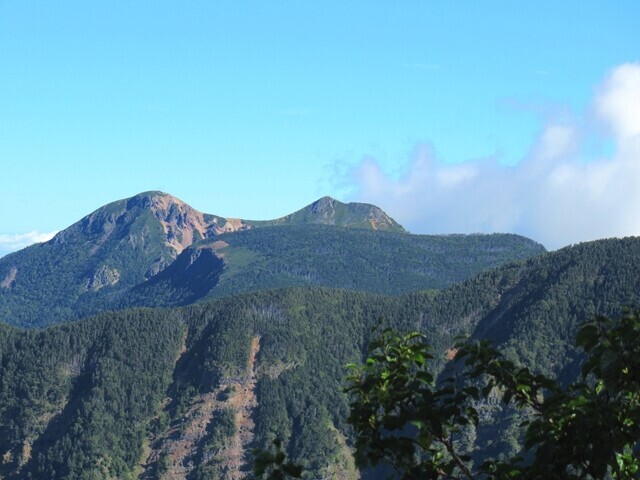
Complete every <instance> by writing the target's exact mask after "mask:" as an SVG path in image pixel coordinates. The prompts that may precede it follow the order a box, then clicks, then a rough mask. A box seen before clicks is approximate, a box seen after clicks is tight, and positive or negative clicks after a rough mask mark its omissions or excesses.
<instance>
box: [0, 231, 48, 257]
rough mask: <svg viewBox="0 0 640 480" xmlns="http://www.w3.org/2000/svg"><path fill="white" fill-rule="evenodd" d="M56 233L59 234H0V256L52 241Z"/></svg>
mask: <svg viewBox="0 0 640 480" xmlns="http://www.w3.org/2000/svg"><path fill="white" fill-rule="evenodd" d="M56 233H58V232H57V231H56V232H47V233H42V232H29V233H16V234H9V235H5V234H0V256H3V255H6V254H7V253H11V252H15V251H16V250H20V249H21V248H24V247H28V246H29V245H31V244H33V243H39V242H46V241H48V240H51V239H52V238H53V237H54V235H55V234H56Z"/></svg>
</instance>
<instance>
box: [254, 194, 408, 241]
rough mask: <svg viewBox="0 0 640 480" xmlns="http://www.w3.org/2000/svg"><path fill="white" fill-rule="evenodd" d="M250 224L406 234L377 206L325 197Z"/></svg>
mask: <svg viewBox="0 0 640 480" xmlns="http://www.w3.org/2000/svg"><path fill="white" fill-rule="evenodd" d="M248 223H249V224H250V225H255V226H260V225H262V226H275V225H312V224H320V225H335V226H339V227H349V228H362V229H366V230H383V231H388V232H399V233H406V230H405V229H404V228H402V226H401V225H400V224H399V223H397V222H396V221H395V220H394V219H393V218H391V217H390V216H389V215H387V214H386V213H384V212H383V211H382V210H381V209H380V208H378V207H376V206H375V205H369V204H367V203H342V202H339V201H338V200H335V199H334V198H331V197H322V198H321V199H319V200H316V201H315V202H313V203H312V204H311V205H308V206H306V207H304V208H303V209H301V210H298V211H297V212H294V213H292V214H290V215H286V216H284V217H282V218H278V219H276V220H270V221H267V222H248Z"/></svg>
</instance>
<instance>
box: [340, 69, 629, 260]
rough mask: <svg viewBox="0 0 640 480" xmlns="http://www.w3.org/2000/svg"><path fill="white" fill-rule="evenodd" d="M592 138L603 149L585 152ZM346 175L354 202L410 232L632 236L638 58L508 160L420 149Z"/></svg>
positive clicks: (561, 240)
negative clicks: (391, 170) (386, 166)
mask: <svg viewBox="0 0 640 480" xmlns="http://www.w3.org/2000/svg"><path fill="white" fill-rule="evenodd" d="M594 126H596V127H597V128H598V129H599V130H596V129H595V128H594ZM596 137H597V138H599V140H600V142H601V144H611V145H613V148H612V149H610V150H611V152H610V153H606V154H604V153H601V154H600V155H598V156H596V157H595V158H593V155H592V154H589V153H588V152H589V145H591V144H592V143H593V139H594V138H596ZM348 176H349V179H348V180H349V182H350V183H351V184H352V185H354V186H355V189H354V191H353V196H354V198H356V199H358V200H360V201H366V202H370V203H375V204H377V205H380V206H382V207H383V208H384V209H385V210H386V211H387V212H388V213H389V214H391V215H392V216H394V217H395V218H396V219H397V220H398V221H399V222H400V223H402V224H403V225H404V226H405V227H407V228H408V229H409V230H410V231H412V232H417V233H454V232H455V233H471V232H487V233H490V232H514V233H519V234H522V235H526V236H529V237H531V238H533V239H535V240H538V241H540V242H542V243H543V244H544V245H545V246H547V247H548V248H552V249H554V248H559V247H562V246H564V245H567V244H571V243H577V242H581V241H588V240H594V239H598V238H605V237H614V236H615V237H622V236H629V235H640V63H628V64H624V65H620V66H618V67H616V68H614V69H613V70H612V71H611V72H610V73H609V75H608V76H607V78H606V79H605V80H604V82H603V83H602V84H601V85H600V86H599V88H598V89H597V90H596V94H595V96H594V99H593V102H592V105H591V108H590V109H589V110H588V112H587V113H585V114H583V115H582V116H581V117H580V118H574V119H573V120H571V121H566V120H564V121H563V120H559V119H554V120H548V121H547V122H546V124H545V125H544V127H543V128H542V129H541V131H540V132H539V133H538V135H537V138H535V140H534V141H533V142H532V146H531V148H530V150H529V153H528V154H527V155H526V157H525V158H523V159H522V160H521V161H520V162H518V163H517V164H516V165H513V166H505V165H502V164H500V163H499V162H498V160H497V159H496V158H488V159H481V160H472V161H468V162H464V163H461V164H453V165H452V164H447V163H446V162H443V161H441V160H440V159H439V158H437V156H436V155H435V152H434V149H433V148H432V147H431V146H430V145H419V146H418V147H417V148H416V151H415V153H414V156H413V158H412V159H411V161H410V162H409V163H408V165H407V166H406V169H405V171H404V173H403V174H402V175H400V177H398V178H395V177H392V176H390V175H388V174H387V173H385V172H384V171H383V170H382V168H381V167H380V165H379V163H378V162H377V161H376V160H375V159H373V158H365V159H364V160H362V161H361V162H360V163H359V164H358V165H356V166H355V167H354V168H353V169H352V170H351V171H350V173H349V174H348Z"/></svg>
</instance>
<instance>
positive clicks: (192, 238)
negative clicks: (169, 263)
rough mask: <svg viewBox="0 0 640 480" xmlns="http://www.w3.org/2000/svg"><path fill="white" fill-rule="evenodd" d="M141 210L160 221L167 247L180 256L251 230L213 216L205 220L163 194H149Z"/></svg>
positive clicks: (240, 221) (143, 200) (197, 212)
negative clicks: (208, 241)
mask: <svg viewBox="0 0 640 480" xmlns="http://www.w3.org/2000/svg"><path fill="white" fill-rule="evenodd" d="M134 198H136V197H134ZM138 206H141V207H143V208H148V209H149V210H150V211H151V212H152V213H153V215H154V216H155V217H156V218H157V219H158V221H159V222H160V224H161V225H162V228H163V229H164V233H165V235H166V237H167V245H168V246H170V247H172V248H173V249H175V251H176V253H180V252H182V251H183V250H184V249H185V248H187V247H189V246H190V245H192V244H193V243H194V242H196V241H198V240H202V239H205V238H210V237H212V236H215V235H219V234H221V233H228V232H236V231H238V230H243V229H245V228H249V226H248V225H245V224H244V223H243V221H242V220H239V219H233V218H221V217H216V216H211V215H207V216H206V217H205V215H204V214H203V213H202V212H200V211H198V210H196V209H195V208H192V207H191V206H189V205H188V204H186V203H185V202H183V201H182V200H180V199H178V198H176V197H174V196H172V195H169V194H166V193H162V192H153V193H151V194H149V195H148V196H146V197H144V198H143V199H142V201H141V202H140V203H139V204H138Z"/></svg>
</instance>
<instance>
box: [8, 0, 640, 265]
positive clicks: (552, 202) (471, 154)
mask: <svg viewBox="0 0 640 480" xmlns="http://www.w3.org/2000/svg"><path fill="white" fill-rule="evenodd" d="M639 22H640V2H637V1H635V0H629V1H625V0H620V1H616V2H600V1H598V2H596V1H588V0H587V1H585V0H581V1H567V2H551V1H537V2H508V1H500V2H497V1H494V2H485V1H460V2H430V1H415V2H411V1H406V2H384V3H383V2H357V1H350V2H344V1H342V2H332V1H323V2H281V1H273V2H209V1H206V2H204V1H203V2H199V1H190V2H167V1H159V0H155V1H136V2H124V1H110V2H97V1H86V0H85V1H82V2H80V1H56V2H41V1H31V0H11V1H6V0H0V190H1V191H2V195H3V202H2V208H1V209H0V255H1V254H2V253H3V252H6V251H9V250H11V249H14V248H17V246H21V245H23V244H25V243H27V242H28V241H30V240H38V239H42V238H46V237H42V236H41V234H47V233H49V232H52V231H56V230H59V229H62V228H65V227H66V226H68V225H69V224H71V223H73V222H74V221H76V220H78V219H79V218H81V217H82V216H84V215H85V214H88V213H89V212H91V211H92V210H94V209H95V208H98V207H99V206H101V205H103V204H105V203H108V202H110V201H113V200H116V199H119V198H124V197H128V196H131V195H134V194H135V193H138V192H141V191H145V190H163V191H166V192H168V193H171V194H173V195H175V196H177V197H179V198H181V199H182V200H184V201H186V202H187V203H189V204H191V205H192V206H194V207H195V208H198V209H200V210H202V211H205V212H207V213H215V214H218V215H223V216H234V217H241V218H250V219H266V218H274V217H278V216H281V215H284V214H286V213H289V212H291V211H293V210H296V209H298V208H300V207H302V206H303V205H306V204H308V203H310V202H311V201H313V200H315V199H316V198H318V197H320V196H322V195H327V194H328V195H332V196H335V197H337V198H339V199H341V200H345V201H352V200H357V201H367V202H371V203H376V204H378V205H379V206H381V207H382V208H383V209H385V210H387V211H388V212H389V213H390V214H391V215H392V216H394V217H396V218H397V219H398V220H399V221H400V222H401V223H403V224H404V225H405V226H406V227H407V228H409V229H410V230H411V231H413V232H414V233H443V232H447V233H448V232H454V231H455V232H472V231H486V232H491V231H513V232H515V233H521V234H525V235H529V236H531V237H533V238H535V239H537V240H540V241H542V242H543V243H545V245H547V246H549V247H550V248H557V247H560V246H562V245H565V244H567V243H572V242H578V241H582V240H590V239H593V238H601V237H605V236H613V235H627V234H640V224H639V225H636V224H634V225H631V226H630V225H629V222H628V221H627V219H628V218H631V217H632V216H635V212H636V211H638V210H637V209H635V208H636V207H637V208H638V209H640V198H637V197H634V198H632V199H631V200H630V199H629V198H626V199H625V196H624V195H619V197H618V198H617V199H615V200H611V201H607V202H604V204H602V202H600V203H598V199H602V198H603V195H604V197H606V198H608V195H607V193H608V192H616V193H620V191H621V190H620V188H618V186H617V183H616V182H619V180H620V179H621V178H622V179H625V180H628V181H629V182H630V185H629V186H628V188H629V192H632V191H633V190H634V189H635V185H633V183H634V182H633V180H638V181H639V182H640V177H634V175H636V170H635V163H634V162H633V159H636V158H637V161H638V163H640V158H638V157H637V153H638V152H639V151H640V149H638V148H637V147H638V146H637V143H638V139H637V137H638V133H639V132H640V127H638V129H637V128H636V127H637V126H638V125H639V122H640V120H639V119H638V118H637V115H636V114H635V113H634V112H635V111H636V110H635V108H633V107H634V106H639V111H640V104H637V103H634V102H636V101H637V98H638V95H640V94H638V89H639V88H640V87H639V86H638V80H637V78H638V77H637V75H638V71H640V64H638V63H637V62H639V61H640V35H639V34H638V32H637V30H638V28H637V25H638V23H639ZM620 96H622V100H620ZM638 115H640V113H638ZM620 125H622V126H620ZM636 130H637V131H636ZM622 131H624V132H626V133H624V134H621V133H620V132H622ZM549 149H551V150H549ZM549 151H552V154H548V152H549ZM541 152H542V153H541ZM545 152H547V153H545ZM545 162H546V163H545ZM543 164H544V166H541V165H543ZM619 165H624V168H622V167H619ZM605 170H606V172H605ZM541 172H542V173H541ZM563 172H564V173H563ZM607 172H608V173H607ZM611 172H614V173H611ZM616 172H617V173H616ZM620 172H622V173H620ZM563 174H564V175H565V177H566V176H567V175H568V176H569V177H568V178H569V180H567V179H566V178H565V177H562V175H563ZM607 175H608V176H607ZM563 178H564V180H563V181H565V182H568V183H567V185H569V186H570V188H566V187H563V188H562V189H560V188H559V187H558V188H556V190H553V188H552V187H553V185H556V187H557V186H558V185H560V184H562V181H561V180H562V179H563ZM558 179H560V180H558ZM572 179H575V181H573V180H572ZM599 179H600V180H599ZM607 179H608V180H607ZM605 180H606V181H605ZM554 182H555V183H554ZM558 182H560V184H558ZM550 189H551V190H550ZM603 192H604V194H603ZM622 192H623V193H624V192H626V190H622ZM627 197H628V196H627ZM585 198H586V199H587V200H588V201H585V200H584V199H585ZM590 202H591V203H590ZM594 203H597V204H598V205H600V207H601V210H602V211H601V212H600V213H599V214H600V215H602V221H600V220H599V217H593V211H594V210H593V204H594ZM612 211H622V212H623V213H624V215H622V214H621V215H622V217H620V218H618V217H616V218H615V219H613V220H612V219H611V218H610V217H611V212H612ZM565 218H570V219H572V221H574V223H575V224H573V223H571V222H567V221H565V220H564V219H565ZM580 222H581V223H580Z"/></svg>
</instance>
